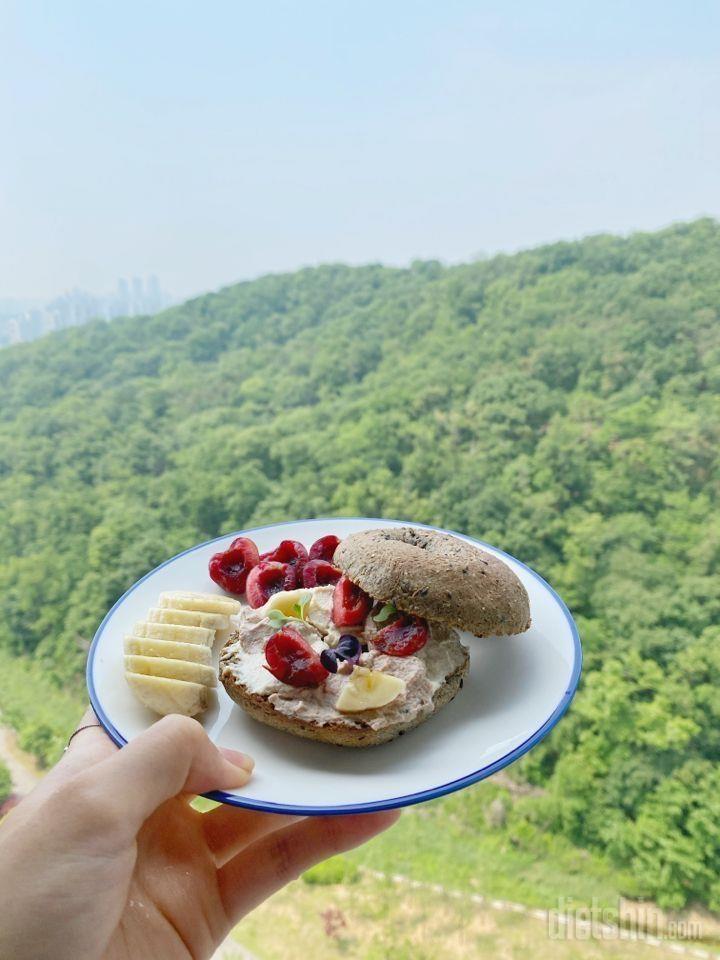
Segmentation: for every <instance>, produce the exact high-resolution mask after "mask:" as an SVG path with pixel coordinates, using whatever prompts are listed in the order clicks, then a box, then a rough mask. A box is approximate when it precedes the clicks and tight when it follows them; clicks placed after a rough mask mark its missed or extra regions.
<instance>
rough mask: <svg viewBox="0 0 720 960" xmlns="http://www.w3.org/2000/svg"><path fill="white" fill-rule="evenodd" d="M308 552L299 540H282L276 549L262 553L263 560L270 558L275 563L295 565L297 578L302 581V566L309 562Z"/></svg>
mask: <svg viewBox="0 0 720 960" xmlns="http://www.w3.org/2000/svg"><path fill="white" fill-rule="evenodd" d="M307 558H308V552H307V550H306V549H305V547H304V546H303V545H302V543H300V541H299V540H282V541H281V542H280V543H279V544H278V546H277V547H275V549H274V550H268V551H267V552H266V553H261V554H260V559H261V560H270V561H272V562H273V563H289V564H290V566H292V567H295V572H296V574H297V580H298V582H300V579H301V575H302V568H303V567H304V566H305V564H306V563H307Z"/></svg>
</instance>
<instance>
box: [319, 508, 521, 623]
mask: <svg viewBox="0 0 720 960" xmlns="http://www.w3.org/2000/svg"><path fill="white" fill-rule="evenodd" d="M333 563H334V564H335V566H337V567H339V568H340V569H341V570H342V571H343V573H344V574H345V575H346V576H347V577H348V578H349V579H350V580H352V582H353V583H355V584H357V585H358V586H359V587H361V588H362V589H363V590H364V591H365V592H366V593H368V594H369V595H370V596H371V597H373V598H374V599H376V600H385V601H391V602H392V603H394V604H395V606H396V607H397V608H398V609H399V610H402V611H403V612H405V613H411V614H414V615H415V616H418V617H425V618H427V619H432V620H436V621H441V622H443V623H446V624H448V625H449V626H453V627H458V628H459V629H461V630H467V631H469V632H470V633H472V634H474V635H475V636H477V637H488V636H501V635H510V634H516V633H524V632H525V631H526V630H527V629H528V628H529V626H530V602H529V600H528V595H527V591H526V590H525V587H524V586H523V585H522V583H521V582H520V580H519V578H518V577H517V576H516V575H515V573H513V571H512V570H511V569H510V567H508V566H507V564H505V563H503V562H502V560H499V559H498V558H497V557H495V556H494V555H493V554H491V553H488V552H487V551H485V550H482V549H480V548H479V547H475V546H473V545H472V544H470V543H468V542H467V541H466V540H461V539H460V538H459V537H454V536H451V535H450V534H448V533H440V532H438V531H435V530H425V529H421V528H418V527H385V528H382V529H379V530H363V531H362V532H360V533H353V534H351V535H350V536H348V537H346V538H345V540H343V541H342V543H341V544H340V545H339V546H338V548H337V550H336V551H335V555H334V557H333Z"/></svg>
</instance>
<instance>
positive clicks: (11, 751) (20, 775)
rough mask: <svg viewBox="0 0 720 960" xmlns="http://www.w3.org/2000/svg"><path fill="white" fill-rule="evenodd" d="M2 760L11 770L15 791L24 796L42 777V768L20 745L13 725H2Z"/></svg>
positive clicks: (0, 756) (0, 728) (0, 734)
mask: <svg viewBox="0 0 720 960" xmlns="http://www.w3.org/2000/svg"><path fill="white" fill-rule="evenodd" d="M0 760H2V761H3V763H4V764H5V766H6V767H7V768H8V770H9V771H10V776H11V777H12V783H13V793H14V794H16V795H17V796H18V797H24V796H25V794H27V793H30V791H31V790H32V788H33V787H34V786H35V784H36V783H37V782H38V780H39V779H40V778H41V777H42V770H41V769H40V767H39V766H38V763H37V761H36V760H35V758H34V757H31V756H30V754H29V753H25V751H24V750H22V749H21V748H20V747H19V746H18V742H17V734H16V733H15V731H14V730H13V729H12V727H3V726H0Z"/></svg>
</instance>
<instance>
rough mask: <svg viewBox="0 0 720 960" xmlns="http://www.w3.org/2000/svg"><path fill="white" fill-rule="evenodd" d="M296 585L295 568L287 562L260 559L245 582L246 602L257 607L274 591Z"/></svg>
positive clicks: (291, 587) (288, 588)
mask: <svg viewBox="0 0 720 960" xmlns="http://www.w3.org/2000/svg"><path fill="white" fill-rule="evenodd" d="M296 586H297V577H296V575H295V568H294V567H291V566H290V564H289V563H275V562H273V561H270V560H261V561H260V563H258V565H257V566H256V567H253V568H252V570H251V571H250V573H249V575H248V578H247V583H246V584H245V592H246V593H247V602H248V603H249V604H250V606H251V607H253V608H254V609H257V608H258V607H261V606H262V605H263V604H264V603H267V601H268V600H269V599H270V597H271V596H272V595H273V594H274V593H279V592H280V591H281V590H294V589H295V587H296Z"/></svg>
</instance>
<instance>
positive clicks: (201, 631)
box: [135, 620, 215, 647]
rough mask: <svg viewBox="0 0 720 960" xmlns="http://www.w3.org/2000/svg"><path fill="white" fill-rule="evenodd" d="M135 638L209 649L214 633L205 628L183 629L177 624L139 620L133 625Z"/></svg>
mask: <svg viewBox="0 0 720 960" xmlns="http://www.w3.org/2000/svg"><path fill="white" fill-rule="evenodd" d="M135 636H136V637H152V638H153V639H155V640H179V641H180V642H181V643H203V644H205V646H206V647H211V646H212V645H213V641H214V640H215V631H214V630H208V628H207V627H184V626H180V625H179V624H177V623H150V622H149V621H148V620H141V621H140V623H136V624H135Z"/></svg>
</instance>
